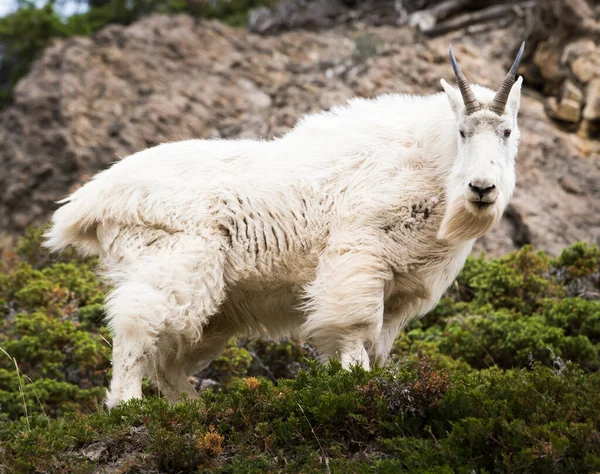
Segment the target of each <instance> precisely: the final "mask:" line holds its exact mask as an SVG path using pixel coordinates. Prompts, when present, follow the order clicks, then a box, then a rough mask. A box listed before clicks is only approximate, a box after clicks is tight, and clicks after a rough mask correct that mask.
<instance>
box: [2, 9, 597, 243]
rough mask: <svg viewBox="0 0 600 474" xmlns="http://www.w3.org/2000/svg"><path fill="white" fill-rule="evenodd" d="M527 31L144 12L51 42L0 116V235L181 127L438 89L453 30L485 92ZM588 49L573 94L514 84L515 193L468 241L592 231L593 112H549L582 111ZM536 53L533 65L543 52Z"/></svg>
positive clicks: (246, 125) (446, 71)
mask: <svg viewBox="0 0 600 474" xmlns="http://www.w3.org/2000/svg"><path fill="white" fill-rule="evenodd" d="M522 37H523V24H522V23H519V22H518V21H517V22H512V23H511V25H510V26H505V27H504V28H503V29H492V30H490V29H479V30H478V31H473V32H472V34H470V35H467V36H464V35H463V34H462V33H461V34H459V33H448V34H445V35H439V36H437V37H435V38H433V39H429V40H427V41H425V40H424V39H423V37H421V36H419V35H418V33H417V32H416V30H415V29H414V28H411V27H409V26H403V27H398V26H389V25H388V26H378V27H376V26H364V27H357V26H354V27H348V26H340V27H337V28H333V29H330V30H328V31H322V32H319V33H317V32H307V31H304V32H300V31H291V32H285V33H282V34H280V35H277V36H267V37H264V36H259V35H256V34H253V33H250V32H248V31H247V30H244V29H232V28H229V27H226V26H224V25H222V24H220V23H217V22H205V21H195V20H194V19H192V18H190V17H187V16H173V17H168V16H161V15H155V16H151V17H148V18H146V19H144V20H142V21H140V22H138V23H135V24H133V25H131V26H128V27H122V26H109V27H107V28H105V29H103V30H101V31H100V32H99V33H97V34H95V35H94V36H92V37H85V38H74V39H69V40H64V41H57V42H56V43H55V44H54V45H53V46H52V47H50V48H49V49H47V50H46V52H45V53H44V55H43V57H41V58H40V59H39V60H38V61H37V62H36V63H35V64H34V66H33V68H32V71H31V72H30V74H29V75H28V76H27V77H26V78H25V79H23V80H22V81H21V82H20V84H19V85H18V87H17V90H16V94H15V101H14V104H13V105H11V106H10V107H9V108H7V109H5V110H4V111H2V112H1V113H0V247H2V246H5V247H6V246H8V245H10V244H11V242H12V241H13V238H14V236H15V235H17V234H18V233H20V232H21V231H22V230H23V228H24V227H25V226H27V225H28V224H31V223H42V222H44V221H45V220H46V219H47V218H48V216H49V214H50V212H51V211H52V210H53V209H54V208H55V207H56V204H55V201H56V200H58V199H60V198H62V197H64V196H65V195H66V194H67V193H68V192H69V191H71V190H73V189H75V188H76V187H77V186H78V185H79V184H80V183H81V182H82V181H84V180H86V179H87V178H89V177H90V176H91V175H92V174H93V173H95V172H97V171H98V170H101V169H103V168H105V167H106V166H107V165H108V164H110V163H111V162H114V161H115V160H118V159H119V158H120V157H124V156H126V155H128V154H130V153H132V152H135V151H137V150H139V149H142V148H145V147H149V146H152V145H155V144H158V143H160V142H164V141H173V140H181V139H187V138H209V137H221V138H239V137H259V136H263V137H272V136H275V135H278V134H282V133H285V131H286V130H288V129H289V128H290V127H291V126H293V125H294V123H295V122H296V121H297V120H298V118H300V117H301V116H302V115H303V114H306V113H309V112H313V111H317V110H319V109H321V108H328V107H331V106H332V105H334V104H338V103H342V102H344V101H345V100H347V99H348V98H350V97H352V96H354V95H360V96H374V95H377V94H381V93H387V92H400V93H404V92H410V93H431V92H435V91H438V90H440V86H439V79H440V78H442V77H444V78H446V79H447V80H453V75H452V70H451V68H450V66H449V63H448V59H447V50H448V44H449V43H450V42H452V44H453V45H454V49H455V52H456V55H457V57H458V58H459V61H460V63H461V66H462V68H463V70H464V71H465V72H467V74H468V76H469V78H470V80H472V81H473V82H479V83H481V84H484V85H487V86H490V87H492V88H496V87H497V86H498V84H499V83H500V81H501V79H502V77H503V76H504V74H505V72H506V70H507V68H508V67H509V66H510V62H511V60H512V58H513V56H514V52H515V50H516V47H517V45H518V44H519V42H520V40H521V38H522ZM598 54H599V53H598V48H597V45H595V44H594V43H593V42H592V43H591V44H590V43H589V41H588V42H587V43H586V46H584V47H580V48H579V49H577V47H575V46H573V47H572V48H571V56H569V57H568V58H567V59H565V61H567V68H568V67H570V66H569V65H570V64H575V63H576V62H577V60H578V58H579V57H580V56H581V57H583V56H585V57H589V58H592V59H590V60H589V61H587V62H585V61H584V60H580V61H579V63H577V64H578V67H579V69H578V70H579V71H581V68H582V67H583V66H582V64H583V63H585V65H587V66H586V67H587V69H590V68H591V70H590V71H588V70H586V71H587V72H585V73H584V74H588V73H589V74H591V76H590V77H589V78H588V79H587V80H586V84H590V85H587V86H586V85H581V84H579V86H580V87H579V88H577V87H576V88H575V89H577V90H578V93H579V95H578V93H577V92H573V91H575V89H574V88H571V89H570V90H571V92H572V93H571V94H569V93H568V91H567V92H557V94H559V95H558V96H557V97H556V99H554V101H549V100H548V98H547V97H544V96H543V95H542V93H541V92H538V91H542V90H543V89H541V88H540V87H539V86H536V89H535V90H534V89H531V88H526V89H525V92H524V94H525V95H524V98H523V101H522V106H521V115H520V124H521V128H522V142H521V149H520V154H519V157H518V164H517V169H518V184H517V190H516V194H515V197H514V200H513V204H512V205H511V206H510V208H509V209H508V211H507V213H506V216H505V218H504V220H503V222H502V224H501V225H500V226H498V227H497V228H496V229H495V230H494V231H493V232H492V233H491V234H490V235H488V236H486V237H485V238H484V239H482V240H481V242H479V243H478V250H479V249H483V248H484V249H486V250H487V251H488V252H489V253H491V254H502V253H505V252H506V251H509V250H511V249H514V248H517V247H520V246H522V245H523V244H526V243H529V242H531V243H533V244H535V246H536V247H537V248H540V249H545V250H548V251H549V252H550V253H551V254H556V253H557V252H558V251H559V250H560V249H561V248H562V247H564V246H566V245H567V244H569V243H571V242H573V241H575V240H585V241H589V242H599V241H600V142H598V141H597V140H594V134H593V133H589V131H590V126H593V125H594V124H597V122H594V121H593V120H592V121H591V122H590V123H589V124H588V125H586V126H585V127H587V128H585V130H584V132H585V133H574V132H575V130H574V129H573V127H571V128H569V126H568V123H566V122H565V121H564V120H563V121H562V122H560V125H558V123H557V122H554V121H553V120H552V119H551V118H549V117H548V114H547V113H546V112H547V111H549V112H551V113H553V114H554V116H556V115H557V114H559V113H561V112H560V110H559V109H560V107H561V106H562V107H563V109H564V108H565V107H566V106H568V105H569V104H571V105H572V103H569V101H577V100H579V102H578V103H579V107H580V109H581V110H584V112H583V114H584V115H585V116H591V115H590V114H591V113H592V108H593V106H594V99H588V102H589V103H591V105H589V104H587V105H586V104H584V103H583V101H585V100H586V99H585V94H586V91H589V90H591V92H590V94H593V92H594V91H593V90H592V88H593V87H595V86H593V85H591V84H596V85H597V82H596V81H597V79H594V77H600V72H598V71H597V70H596V69H594V62H593V61H595V59H594V58H596V57H597V56H598ZM586 55H587V56H586ZM534 59H535V60H537V61H538V62H540V61H541V62H542V66H543V65H544V61H543V56H540V55H539V54H538V56H535V58H533V59H531V61H533V60H534ZM590 61H591V63H590ZM589 64H591V66H589ZM525 67H527V66H525ZM538 67H539V65H538ZM526 77H527V76H526ZM586 78H587V76H586ZM577 81H578V79H577V77H576V78H575V82H576V83H577ZM526 84H527V83H526ZM567 87H570V86H564V87H563V89H564V90H566V88H567ZM557 90H558V89H557ZM561 90H562V89H561ZM582 91H583V92H582ZM560 94H562V95H560ZM573 95H575V96H573ZM598 95H600V93H599V94H598ZM565 104H566V105H565ZM588 106H589V110H588V111H587V112H586V111H585V110H587V108H588ZM584 107H585V108H584ZM399 113H401V111H399ZM586 114H587V115H586ZM559 118H560V117H559ZM561 120H562V119H561ZM590 124H591V125H590ZM580 132H581V130H580ZM590 137H591V138H590Z"/></svg>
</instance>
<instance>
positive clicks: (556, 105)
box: [546, 97, 581, 123]
mask: <svg viewBox="0 0 600 474" xmlns="http://www.w3.org/2000/svg"><path fill="white" fill-rule="evenodd" d="M546 110H547V112H548V115H549V116H550V117H552V118H555V119H558V120H564V121H565V122H572V123H578V122H579V120H580V118H581V104H580V103H579V102H576V101H575V100H572V99H562V100H561V101H560V102H558V101H557V100H556V99H555V98H554V97H551V98H549V99H548V100H547V102H546Z"/></svg>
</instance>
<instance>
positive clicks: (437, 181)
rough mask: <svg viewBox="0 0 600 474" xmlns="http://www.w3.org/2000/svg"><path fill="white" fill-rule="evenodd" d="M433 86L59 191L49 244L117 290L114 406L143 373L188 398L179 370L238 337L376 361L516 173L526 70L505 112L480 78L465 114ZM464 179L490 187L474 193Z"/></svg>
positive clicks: (468, 244) (161, 152) (167, 155)
mask: <svg viewBox="0 0 600 474" xmlns="http://www.w3.org/2000/svg"><path fill="white" fill-rule="evenodd" d="M442 86H443V87H444V89H445V93H443V92H442V93H438V94H435V95H432V96H427V97H420V96H409V95H385V96H381V97H379V98H376V99H372V100H367V99H353V100H351V101H350V102H349V103H348V104H346V105H345V106H340V107H336V108H334V109H332V110H331V111H328V112H321V113H318V114H315V115H310V116H307V117H305V118H303V119H302V120H301V121H300V122H299V123H298V125H297V126H296V127H295V128H294V129H293V130H291V131H290V132H289V133H288V134H286V135H284V136H283V137H281V138H278V139H275V140H271V141H262V140H189V141H182V142H177V143H168V144H163V145H160V146H156V147H153V148H150V149H147V150H144V151H141V152H139V153H136V154H134V155H132V156H129V157H127V158H125V159H123V160H121V161H120V162H118V163H116V164H114V165H113V166H112V167H110V168H109V169H107V170H106V171H103V172H101V173H99V174H98V175H96V176H95V177H94V178H93V179H92V180H91V181H89V182H88V183H87V184H85V185H84V186H83V187H81V188H80V189H79V190H77V191H76V192H75V193H73V194H72V195H71V196H69V197H68V198H67V199H65V200H64V201H61V203H62V204H64V206H62V207H61V208H59V209H58V210H57V211H56V213H55V215H54V217H53V227H52V228H51V230H50V231H49V233H48V235H47V238H48V242H47V245H48V246H49V247H51V248H52V249H54V250H61V249H63V248H65V247H66V246H68V245H70V244H74V245H75V246H76V247H78V249H79V250H80V251H81V252H82V253H83V254H97V255H100V257H101V261H102V264H103V268H104V274H105V276H106V278H107V279H108V281H109V282H110V283H111V284H112V285H113V286H114V290H113V291H112V293H111V295H110V297H109V299H108V319H109V323H110V326H111V328H112V330H113V333H114V354H113V367H114V369H113V370H114V376H113V380H112V385H111V390H110V393H109V395H108V398H107V405H108V406H109V407H110V406H113V405H115V404H116V403H119V402H121V401H123V400H127V399H130V398H132V397H140V396H141V381H142V377H143V376H144V375H145V374H147V375H148V376H150V377H152V378H153V379H154V380H155V381H156V382H157V384H158V386H159V388H160V390H161V391H162V392H163V393H164V394H165V396H167V397H168V398H169V399H170V400H176V399H177V397H178V396H179V395H180V393H181V392H186V393H187V394H188V395H189V396H191V397H193V396H195V395H196V394H195V391H194V390H193V388H192V387H191V386H190V384H189V383H188V381H187V375H188V374H190V373H192V372H193V371H195V370H196V369H197V368H198V367H202V366H206V365H207V364H208V363H209V362H210V361H211V360H212V359H213V358H214V357H216V356H217V355H218V354H219V352H220V351H221V350H222V349H223V347H224V346H225V344H226V343H227V341H228V339H229V338H230V337H231V336H232V335H234V334H239V333H246V334H248V333H251V334H258V335H262V336H265V337H271V338H285V337H289V336H292V335H293V336H297V337H302V338H306V339H308V340H310V341H312V342H313V343H314V344H315V345H316V347H317V348H318V349H319V350H320V351H321V353H322V354H323V355H324V356H325V357H339V358H341V360H342V362H343V364H344V366H346V367H348V366H349V365H350V364H353V363H355V362H358V363H360V364H362V365H363V366H364V367H365V368H369V366H370V364H373V363H375V364H384V363H385V362H386V359H387V357H388V354H389V351H390V349H391V346H392V342H393V340H394V338H395V337H396V336H397V334H398V333H399V331H401V330H402V328H403V327H404V326H405V325H406V324H407V323H408V322H409V321H410V320H411V319H413V318H416V317H420V316H422V315H424V314H425V313H426V312H428V311H429V310H431V309H432V308H433V307H434V306H435V305H436V303H437V302H438V300H439V298H440V297H441V295H442V294H443V293H444V291H445V290H446V288H447V287H448V285H449V284H450V283H451V282H452V281H453V279H454V278H455V276H456V274H457V273H458V271H459V270H460V269H461V267H462V266H463V264H464V261H465V259H466V257H467V255H468V254H469V252H470V251H471V248H472V245H473V242H474V240H475V239H476V238H477V237H479V236H481V235H483V234H484V233H485V232H486V231H487V230H488V229H489V228H490V227H491V226H492V225H493V224H494V222H496V221H498V220H499V218H500V216H501V215H502V212H503V211H504V208H505V207H506V205H507V203H508V201H509V199H510V197H511V195H512V193H513V189H514V185H515V173H514V160H515V156H516V154H517V146H518V139H519V130H518V126H517V112H518V109H519V98H520V90H521V80H520V79H519V80H518V81H517V83H516V84H515V85H514V86H513V88H512V90H511V93H510V97H509V100H508V104H507V108H506V111H505V113H504V114H503V115H502V116H499V115H496V114H495V113H493V112H492V111H490V110H489V104H490V102H491V101H492V99H493V97H494V92H493V91H491V90H489V89H487V88H484V87H479V86H473V91H474V93H475V95H476V97H477V99H478V100H479V102H480V103H481V104H482V109H481V110H480V111H478V112H476V113H474V114H471V115H466V114H465V107H464V105H463V101H462V98H461V96H460V94H459V92H458V90H457V89H455V88H453V87H451V86H449V85H448V84H447V83H446V82H445V81H443V80H442ZM508 129H510V130H512V133H511V134H510V136H506V132H505V131H506V130H508ZM463 135H464V137H463ZM473 183H477V185H478V186H480V187H481V186H485V187H488V188H491V187H492V186H493V187H494V189H493V191H492V192H491V193H489V194H488V195H486V198H485V199H482V200H479V199H478V197H477V196H476V194H474V193H473V190H472V186H473ZM469 185H471V186H469Z"/></svg>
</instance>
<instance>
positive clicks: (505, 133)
mask: <svg viewBox="0 0 600 474" xmlns="http://www.w3.org/2000/svg"><path fill="white" fill-rule="evenodd" d="M511 132H512V130H511V129H510V128H507V129H506V130H504V138H508V137H510V134H511Z"/></svg>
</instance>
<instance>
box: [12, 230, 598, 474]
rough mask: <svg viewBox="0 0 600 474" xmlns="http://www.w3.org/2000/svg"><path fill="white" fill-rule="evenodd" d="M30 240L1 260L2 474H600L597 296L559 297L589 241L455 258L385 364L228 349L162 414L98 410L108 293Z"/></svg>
mask: <svg viewBox="0 0 600 474" xmlns="http://www.w3.org/2000/svg"><path fill="white" fill-rule="evenodd" d="M40 238H41V231H40V230H39V229H30V230H28V231H27V233H26V235H25V236H24V238H23V240H22V241H21V242H20V243H19V245H18V247H17V249H16V250H17V253H16V254H10V253H7V254H6V255H5V257H4V259H3V261H2V262H1V263H0V322H1V324H2V326H1V328H2V329H0V348H1V349H2V350H1V351H0V410H1V411H0V453H1V454H0V466H1V467H2V469H4V470H7V472H61V471H63V472H98V471H101V470H103V469H107V470H119V469H121V470H122V471H123V472H125V471H127V472H139V471H156V472H194V471H198V470H203V471H206V472H229V473H233V472H239V473H245V472H294V473H295V472H328V469H331V471H332V472H352V473H355V472H374V471H375V472H390V473H392V472H428V473H431V472H440V473H445V472H465V473H467V472H473V471H475V472H506V471H513V472H544V473H546V472H574V473H579V472H596V471H598V470H599V469H600V392H599V391H598V387H599V386H600V371H599V370H598V369H599V368H600V354H599V351H600V301H598V300H594V299H584V298H580V297H564V295H566V294H572V291H571V289H572V286H573V285H574V284H578V282H581V281H584V280H585V281H586V284H588V285H596V284H597V283H596V280H595V278H596V276H595V275H596V274H597V272H598V270H597V265H596V255H597V254H596V252H597V251H596V250H595V248H594V247H588V246H585V245H581V244H576V245H574V246H572V247H570V248H568V249H565V251H564V252H563V254H562V255H561V256H560V257H558V258H556V259H551V258H549V257H547V256H546V255H544V254H542V253H534V252H533V251H532V249H531V248H525V249H523V250H521V251H519V252H515V253H513V254H510V255H507V256H505V257H502V258H500V259H495V260H486V259H485V258H484V256H481V257H479V258H470V259H468V261H467V263H466V265H465V269H464V270H463V272H461V274H460V275H459V277H458V278H457V281H456V282H455V283H454V284H453V285H452V286H451V288H450V290H449V291H448V293H447V294H446V296H445V297H444V298H443V299H442V301H441V302H440V304H439V305H438V307H437V308H436V309H435V310H433V311H432V312H431V313H430V314H429V315H427V316H426V317H425V318H423V319H422V320H421V321H415V322H414V323H413V324H412V325H411V327H410V328H408V329H407V331H406V332H404V333H403V334H401V335H400V336H399V337H398V338H397V340H396V341H395V343H394V347H393V350H392V355H391V362H390V364H389V365H388V366H387V367H386V368H375V369H373V370H372V371H371V372H364V371H363V370H361V369H359V368H354V369H352V370H350V371H345V370H342V369H341V366H340V364H339V363H338V362H335V361H334V362H331V363H330V364H327V365H322V364H320V363H317V362H316V361H315V360H314V357H315V355H316V354H315V353H314V350H313V349H312V348H311V347H310V345H308V344H306V343H303V342H301V341H284V342H279V343H275V342H261V341H256V340H248V339H246V338H238V339H232V340H231V341H230V343H229V344H228V346H227V348H226V349H225V351H224V353H223V354H222V355H220V356H219V357H218V358H217V359H216V360H215V361H214V362H213V363H212V364H211V365H210V366H209V367H208V368H207V369H206V370H204V371H203V372H202V373H201V374H199V375H198V377H201V378H203V377H210V378H212V379H214V380H215V381H217V382H218V383H219V384H220V388H219V389H215V390H207V391H204V392H202V393H201V394H200V399H199V400H195V401H189V402H185V403H181V404H177V405H168V404H167V403H166V402H165V401H164V400H163V399H161V398H160V397H157V396H156V390H155V388H154V387H152V386H151V384H150V383H149V382H148V381H147V380H145V382H144V387H143V388H144V393H145V395H146V397H147V398H146V399H144V400H143V401H132V402H130V403H128V404H125V405H123V406H120V407H118V408H116V409H113V410H111V411H104V409H103V407H102V399H103V396H104V392H105V388H106V386H107V382H108V380H109V379H110V362H109V359H110V334H109V333H108V331H107V329H106V327H105V326H104V321H103V318H104V315H105V313H104V306H103V296H104V294H105V292H106V287H105V286H104V285H103V284H102V283H101V282H100V281H99V280H98V279H97V278H96V276H95V273H94V267H95V265H96V262H95V261H94V260H81V259H78V258H76V257H75V256H73V255H72V254H69V253H67V254H65V255H62V256H51V255H48V254H47V252H46V251H45V250H44V249H43V248H42V247H41V245H40ZM593 294H594V293H593V292H588V293H586V297H588V296H589V295H593ZM569 361H570V362H569ZM300 369H303V370H300ZM299 370H300V372H299V373H297V372H298V371H299ZM296 373H297V375H296Z"/></svg>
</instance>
